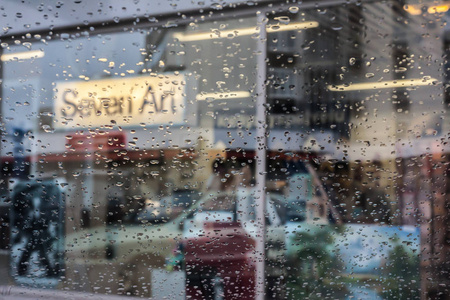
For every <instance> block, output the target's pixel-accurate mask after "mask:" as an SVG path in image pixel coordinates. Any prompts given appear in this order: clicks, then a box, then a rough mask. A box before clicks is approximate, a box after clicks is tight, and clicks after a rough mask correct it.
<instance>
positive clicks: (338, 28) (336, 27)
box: [331, 23, 342, 30]
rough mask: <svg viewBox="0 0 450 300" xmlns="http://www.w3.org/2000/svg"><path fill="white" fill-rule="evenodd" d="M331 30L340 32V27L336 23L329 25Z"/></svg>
mask: <svg viewBox="0 0 450 300" xmlns="http://www.w3.org/2000/svg"><path fill="white" fill-rule="evenodd" d="M331 29H333V30H341V29H342V25H341V24H338V23H333V24H331Z"/></svg>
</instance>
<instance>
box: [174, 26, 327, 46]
mask: <svg viewBox="0 0 450 300" xmlns="http://www.w3.org/2000/svg"><path fill="white" fill-rule="evenodd" d="M318 26H319V22H316V21H310V22H300V23H291V24H287V25H285V24H279V25H267V33H272V32H280V31H288V30H302V29H309V28H316V27H318ZM257 32H258V30H257V27H256V26H255V27H245V28H236V29H230V30H220V31H219V30H217V32H201V33H191V34H183V33H180V32H178V33H174V34H173V37H174V38H176V39H178V40H179V41H180V42H193V41H202V40H212V39H224V38H227V37H240V36H246V35H252V34H255V33H257Z"/></svg>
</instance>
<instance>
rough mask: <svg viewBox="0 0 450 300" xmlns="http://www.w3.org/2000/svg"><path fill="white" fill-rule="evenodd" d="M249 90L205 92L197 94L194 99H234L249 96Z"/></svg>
mask: <svg viewBox="0 0 450 300" xmlns="http://www.w3.org/2000/svg"><path fill="white" fill-rule="evenodd" d="M250 96H251V94H250V92H247V91H234V92H228V93H206V94H198V95H197V97H196V99H197V100H198V101H204V100H207V99H210V100H227V99H235V98H247V97H250Z"/></svg>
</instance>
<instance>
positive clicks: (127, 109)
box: [54, 74, 186, 129]
mask: <svg viewBox="0 0 450 300" xmlns="http://www.w3.org/2000/svg"><path fill="white" fill-rule="evenodd" d="M185 98H186V97H185V77H184V75H181V74H180V75H173V74H170V75H158V76H145V77H133V78H117V79H116V78H114V79H103V80H91V81H86V82H80V81H76V82H75V81H70V82H57V83H56V88H55V106H54V109H55V110H54V111H55V128H59V129H72V128H73V127H95V128H98V127H106V128H108V127H110V126H112V125H117V126H122V127H125V126H139V125H143V124H145V125H161V124H181V123H182V122H183V120H184V113H185V110H184V107H185Z"/></svg>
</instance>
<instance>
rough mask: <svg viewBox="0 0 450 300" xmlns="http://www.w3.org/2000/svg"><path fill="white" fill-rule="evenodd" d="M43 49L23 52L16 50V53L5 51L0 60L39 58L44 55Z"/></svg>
mask: <svg viewBox="0 0 450 300" xmlns="http://www.w3.org/2000/svg"><path fill="white" fill-rule="evenodd" d="M44 55H45V53H44V51H39V50H32V51H25V52H16V53H6V54H2V56H1V60H2V61H14V60H24V59H32V58H41V57H44Z"/></svg>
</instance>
